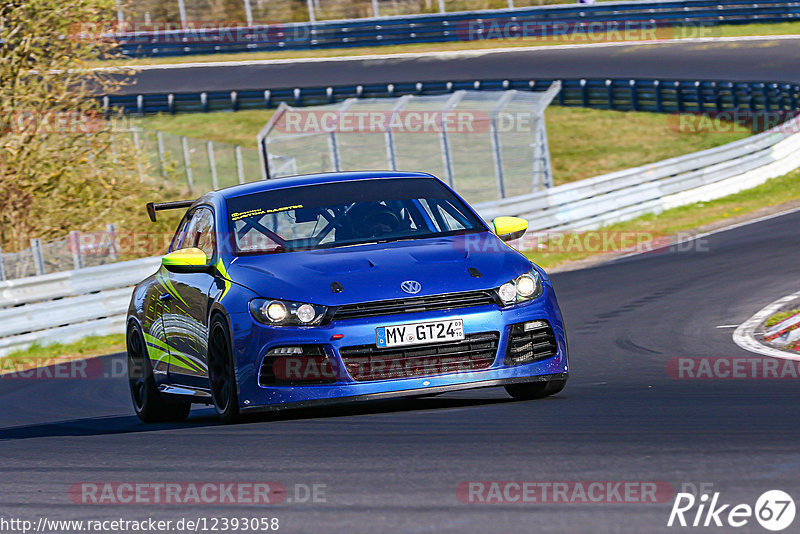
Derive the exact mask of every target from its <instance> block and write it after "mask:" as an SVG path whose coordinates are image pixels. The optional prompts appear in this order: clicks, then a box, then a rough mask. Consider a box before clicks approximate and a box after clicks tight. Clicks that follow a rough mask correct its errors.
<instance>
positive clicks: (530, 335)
mask: <svg viewBox="0 0 800 534" xmlns="http://www.w3.org/2000/svg"><path fill="white" fill-rule="evenodd" d="M557 352H558V345H557V344H556V336H555V334H554V333H553V327H551V326H550V323H548V322H547V321H528V322H526V323H517V324H514V325H511V336H510V337H509V338H508V350H507V351H506V358H505V361H504V363H505V365H521V364H523V363H530V362H535V361H538V360H545V359H547V358H552V357H553V356H555V355H556V353H557Z"/></svg>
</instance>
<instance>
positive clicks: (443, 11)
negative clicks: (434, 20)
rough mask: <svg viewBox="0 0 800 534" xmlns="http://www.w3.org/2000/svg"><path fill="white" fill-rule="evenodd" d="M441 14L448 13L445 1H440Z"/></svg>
mask: <svg viewBox="0 0 800 534" xmlns="http://www.w3.org/2000/svg"><path fill="white" fill-rule="evenodd" d="M439 13H447V9H445V7H444V0H439Z"/></svg>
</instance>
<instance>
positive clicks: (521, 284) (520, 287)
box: [496, 269, 542, 306]
mask: <svg viewBox="0 0 800 534" xmlns="http://www.w3.org/2000/svg"><path fill="white" fill-rule="evenodd" d="M496 291H497V296H498V297H499V298H500V302H502V303H503V306H510V305H512V304H516V303H517V302H525V301H527V300H532V299H535V298H536V297H538V296H539V295H540V294H541V293H542V279H541V277H540V276H539V273H538V272H536V271H535V270H533V269H532V270H530V271H529V272H527V273H525V274H522V275H520V276H518V277H516V278H514V279H513V280H511V281H510V282H508V283H505V284H503V285H502V286H500V287H498V288H497V289H496Z"/></svg>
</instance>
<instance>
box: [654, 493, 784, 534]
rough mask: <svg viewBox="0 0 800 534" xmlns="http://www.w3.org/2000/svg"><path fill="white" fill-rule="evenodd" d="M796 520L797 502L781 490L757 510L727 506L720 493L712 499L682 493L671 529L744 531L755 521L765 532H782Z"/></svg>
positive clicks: (760, 502)
mask: <svg viewBox="0 0 800 534" xmlns="http://www.w3.org/2000/svg"><path fill="white" fill-rule="evenodd" d="M794 516H795V504H794V500H793V499H792V498H791V497H790V496H789V494H788V493H786V492H785V491H781V490H770V491H766V492H764V493H763V494H762V495H761V496H760V497H759V498H758V499H757V500H756V503H755V506H751V505H749V504H745V503H741V504H730V503H725V502H723V500H722V499H721V498H720V493H719V492H715V493H714V494H713V495H711V496H709V494H708V493H703V494H702V495H700V497H695V496H694V495H693V494H691V493H678V494H677V495H676V496H675V502H674V503H673V505H672V511H671V512H670V514H669V520H668V521H667V526H668V527H672V526H680V527H728V528H731V527H732V528H741V527H744V526H746V525H748V524H751V522H752V521H753V520H755V521H756V522H758V524H759V525H761V526H762V527H763V528H765V529H767V530H771V531H773V532H779V531H782V530H785V529H787V528H789V527H790V526H791V524H792V523H793V522H794Z"/></svg>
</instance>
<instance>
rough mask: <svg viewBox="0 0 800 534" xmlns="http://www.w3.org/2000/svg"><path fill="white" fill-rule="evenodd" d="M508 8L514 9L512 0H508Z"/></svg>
mask: <svg viewBox="0 0 800 534" xmlns="http://www.w3.org/2000/svg"><path fill="white" fill-rule="evenodd" d="M508 9H514V0H508Z"/></svg>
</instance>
